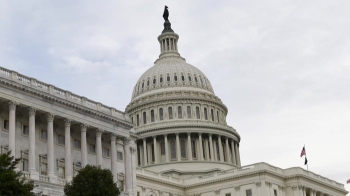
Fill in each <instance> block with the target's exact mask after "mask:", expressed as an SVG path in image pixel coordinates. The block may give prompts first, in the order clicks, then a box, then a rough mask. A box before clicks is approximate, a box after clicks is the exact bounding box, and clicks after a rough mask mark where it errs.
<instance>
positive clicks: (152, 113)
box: [151, 110, 154, 122]
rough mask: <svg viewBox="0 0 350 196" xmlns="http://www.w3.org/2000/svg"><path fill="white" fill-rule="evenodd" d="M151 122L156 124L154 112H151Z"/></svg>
mask: <svg viewBox="0 0 350 196" xmlns="http://www.w3.org/2000/svg"><path fill="white" fill-rule="evenodd" d="M151 122H154V110H151Z"/></svg>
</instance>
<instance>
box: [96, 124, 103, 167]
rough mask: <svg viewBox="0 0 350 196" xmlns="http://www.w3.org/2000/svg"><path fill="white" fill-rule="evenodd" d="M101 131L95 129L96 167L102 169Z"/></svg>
mask: <svg viewBox="0 0 350 196" xmlns="http://www.w3.org/2000/svg"><path fill="white" fill-rule="evenodd" d="M102 133H103V130H102V129H96V165H97V166H100V167H101V168H102V141H101V136H102Z"/></svg>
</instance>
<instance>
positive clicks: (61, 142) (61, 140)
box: [57, 135, 65, 145]
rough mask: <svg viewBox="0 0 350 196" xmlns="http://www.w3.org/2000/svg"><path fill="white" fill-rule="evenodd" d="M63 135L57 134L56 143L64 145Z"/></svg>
mask: <svg viewBox="0 0 350 196" xmlns="http://www.w3.org/2000/svg"><path fill="white" fill-rule="evenodd" d="M64 142H65V141H64V136H63V135H58V136H57V143H58V144H59V145H64Z"/></svg>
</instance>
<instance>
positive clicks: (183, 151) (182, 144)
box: [180, 139, 186, 158]
mask: <svg viewBox="0 0 350 196" xmlns="http://www.w3.org/2000/svg"><path fill="white" fill-rule="evenodd" d="M180 148H181V158H186V141H185V140H183V139H182V140H180Z"/></svg>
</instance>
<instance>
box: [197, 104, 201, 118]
mask: <svg viewBox="0 0 350 196" xmlns="http://www.w3.org/2000/svg"><path fill="white" fill-rule="evenodd" d="M196 117H197V119H200V118H201V115H200V113H199V107H196Z"/></svg>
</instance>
